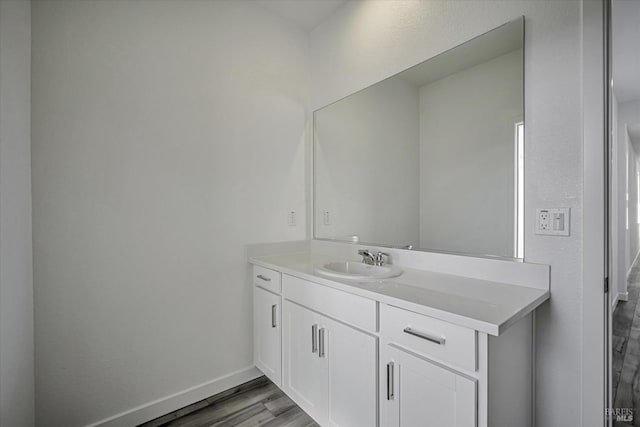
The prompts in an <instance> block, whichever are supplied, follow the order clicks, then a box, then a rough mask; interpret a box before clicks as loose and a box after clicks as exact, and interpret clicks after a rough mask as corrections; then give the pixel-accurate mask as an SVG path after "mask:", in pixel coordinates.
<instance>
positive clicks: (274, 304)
mask: <svg viewBox="0 0 640 427" xmlns="http://www.w3.org/2000/svg"><path fill="white" fill-rule="evenodd" d="M280 276H281V275H280V273H279V272H277V271H274V270H269V269H267V268H263V267H259V266H254V267H253V283H254V286H253V360H254V363H255V365H256V366H257V367H258V369H260V370H261V371H262V372H263V373H264V374H265V375H266V376H267V377H268V378H269V379H270V380H271V381H273V382H274V383H275V384H276V385H278V386H280V385H281V384H282V381H281V378H282V345H281V344H282V322H281V312H282V302H281V301H282V298H281V296H280V286H281V285H280Z"/></svg>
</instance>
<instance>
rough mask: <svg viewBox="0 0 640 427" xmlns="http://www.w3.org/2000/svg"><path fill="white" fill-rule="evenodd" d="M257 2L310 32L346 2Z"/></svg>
mask: <svg viewBox="0 0 640 427" xmlns="http://www.w3.org/2000/svg"><path fill="white" fill-rule="evenodd" d="M255 2H256V3H257V4H259V5H260V6H262V7H264V8H265V9H268V10H270V11H272V12H274V13H275V14H277V15H280V16H281V17H283V18H284V19H286V20H288V21H290V22H292V23H294V24H295V25H297V26H298V27H300V28H302V29H303V30H305V31H307V32H309V31H311V30H313V29H314V28H315V27H317V26H318V25H319V24H320V23H321V22H322V21H324V20H325V19H326V18H327V17H328V16H329V15H331V14H332V13H333V12H334V11H335V10H336V9H337V8H339V7H340V6H342V5H343V4H344V3H345V2H346V0H255Z"/></svg>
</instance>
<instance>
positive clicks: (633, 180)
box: [624, 131, 640, 278]
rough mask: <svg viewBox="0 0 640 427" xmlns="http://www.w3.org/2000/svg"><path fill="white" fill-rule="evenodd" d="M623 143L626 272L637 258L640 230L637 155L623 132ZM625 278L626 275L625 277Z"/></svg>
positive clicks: (626, 133) (626, 134) (627, 136)
mask: <svg viewBox="0 0 640 427" xmlns="http://www.w3.org/2000/svg"><path fill="white" fill-rule="evenodd" d="M624 136H625V143H626V145H627V146H628V150H629V156H628V162H629V166H628V168H629V176H628V177H627V178H628V189H629V229H628V230H627V236H628V240H627V244H628V245H629V247H628V249H627V254H628V256H627V265H626V268H627V271H629V270H630V269H631V266H632V265H633V262H634V261H635V259H636V257H637V256H638V241H639V239H640V233H639V232H640V230H639V229H638V155H637V153H636V150H635V149H634V148H633V144H631V141H630V140H629V134H628V132H626V131H625V135H624ZM625 278H626V275H625Z"/></svg>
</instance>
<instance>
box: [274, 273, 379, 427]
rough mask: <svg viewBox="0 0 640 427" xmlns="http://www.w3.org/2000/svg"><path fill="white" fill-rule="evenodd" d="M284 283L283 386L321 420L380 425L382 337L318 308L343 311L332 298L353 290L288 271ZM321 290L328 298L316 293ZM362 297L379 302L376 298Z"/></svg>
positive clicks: (325, 423)
mask: <svg viewBox="0 0 640 427" xmlns="http://www.w3.org/2000/svg"><path fill="white" fill-rule="evenodd" d="M283 282H284V283H283V284H284V289H283V296H284V298H285V301H284V307H283V366H284V368H283V387H282V389H283V390H284V392H285V393H287V394H288V395H289V396H290V397H291V398H292V399H293V400H294V401H295V402H296V403H297V404H298V405H299V406H300V407H301V408H302V409H303V410H305V411H306V412H307V413H308V414H309V415H310V416H311V417H312V418H314V419H315V420H316V421H317V422H318V423H319V424H320V425H323V426H336V427H337V426H342V427H360V426H361V427H371V426H375V425H376V423H377V421H376V419H377V416H376V413H377V405H376V403H377V399H376V395H377V357H376V356H377V338H376V337H375V336H373V335H371V334H368V333H366V332H363V331H360V330H358V329H357V328H354V327H352V326H350V325H347V324H345V323H343V322H341V321H340V320H337V319H339V318H340V317H342V316H340V313H338V318H337V319H332V318H330V317H328V316H325V315H324V314H320V313H318V312H316V311H315V310H314V308H318V306H322V305H325V304H326V305H327V306H329V305H330V306H331V307H330V308H329V307H327V308H328V311H330V312H334V313H335V312H336V311H338V312H339V311H340V309H339V308H338V309H337V310H336V306H335V305H333V304H331V301H332V300H335V299H336V298H337V299H341V298H343V297H346V298H347V299H348V298H350V297H352V296H353V295H349V294H346V293H344V292H340V291H337V290H333V289H329V288H325V287H322V286H321V285H316V284H313V283H311V282H306V281H303V280H300V279H297V278H294V277H290V276H286V275H285V276H284V277H283ZM288 285H289V288H288V287H287V286H288ZM291 287H294V289H291ZM314 288H319V289H314ZM322 288H325V289H322ZM288 289H289V290H291V292H287V290H288ZM315 291H320V293H323V294H324V299H316V298H313V297H314V296H316V297H317V296H318V295H317V292H315ZM327 291H328V293H326V292H327ZM341 294H345V295H341ZM287 298H295V300H289V299H287ZM356 298H359V299H362V300H363V302H364V303H365V305H368V304H369V303H371V304H372V305H371V307H375V302H374V301H370V300H366V299H365V298H361V297H356ZM336 301H337V300H336ZM302 304H305V305H306V306H303V305H302ZM374 309H375V308H374ZM374 314H375V313H374ZM351 315H352V314H351V313H344V317H350V316H351Z"/></svg>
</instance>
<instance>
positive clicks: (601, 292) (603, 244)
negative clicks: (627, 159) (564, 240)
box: [580, 0, 611, 427]
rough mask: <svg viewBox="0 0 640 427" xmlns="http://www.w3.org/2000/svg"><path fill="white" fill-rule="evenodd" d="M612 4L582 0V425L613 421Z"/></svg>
mask: <svg viewBox="0 0 640 427" xmlns="http://www.w3.org/2000/svg"><path fill="white" fill-rule="evenodd" d="M609 9H610V0H583V1H582V95H583V125H582V127H583V129H582V130H583V144H584V151H583V156H584V157H583V172H584V183H583V184H584V187H583V217H582V219H583V259H582V262H583V264H582V272H583V276H582V279H583V280H582V281H583V298H582V337H581V341H582V349H581V350H582V351H581V355H582V359H581V361H580V362H581V366H580V368H581V376H582V381H581V387H580V389H581V406H582V408H581V411H580V417H581V423H580V425H582V426H585V427H586V426H604V425H609V421H607V417H606V415H607V411H606V409H607V408H609V407H610V402H609V388H610V387H609V382H610V379H609V364H610V358H609V357H608V355H609V351H610V344H609V340H610V336H611V334H610V322H609V317H610V311H611V310H610V297H609V295H610V292H609V291H608V289H607V285H606V283H607V280H608V257H609V253H608V246H609V220H608V217H609V163H608V162H609V137H608V134H609V130H608V124H609V116H608V115H609V104H608V102H609V87H608V85H607V82H608V81H609V77H608V75H609V49H608V47H609V39H610V37H609Z"/></svg>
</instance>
